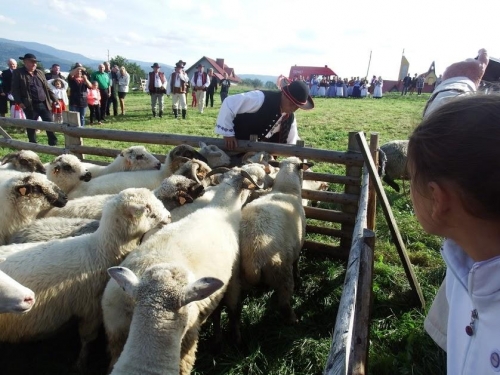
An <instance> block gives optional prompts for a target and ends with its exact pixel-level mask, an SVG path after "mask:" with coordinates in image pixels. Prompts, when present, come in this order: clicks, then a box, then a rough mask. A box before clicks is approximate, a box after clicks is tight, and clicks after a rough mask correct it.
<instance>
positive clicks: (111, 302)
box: [102, 170, 257, 375]
mask: <svg viewBox="0 0 500 375" xmlns="http://www.w3.org/2000/svg"><path fill="white" fill-rule="evenodd" d="M228 174H231V175H228V176H227V177H226V178H225V179H224V180H223V181H222V183H221V184H220V185H219V186H220V187H223V188H220V189H219V190H217V192H216V194H215V196H214V198H213V199H212V201H211V202H210V204H209V205H208V206H206V207H204V208H203V209H199V210H196V211H195V212H193V213H192V214H190V215H189V216H187V217H185V218H184V219H183V220H179V221H178V222H176V223H172V224H170V225H168V226H166V227H164V228H163V229H162V230H160V231H159V232H157V233H156V234H155V235H153V236H152V237H151V238H149V239H148V240H147V241H145V242H143V243H142V244H141V246H139V247H138V248H137V249H136V250H134V251H133V252H132V253H131V254H129V256H128V257H127V258H126V259H125V260H124V261H123V262H122V263H121V266H122V267H127V268H130V269H131V270H133V271H134V272H135V273H136V274H137V275H141V274H142V273H143V272H144V271H145V270H146V269H147V268H148V267H150V266H152V265H154V264H158V263H164V262H168V263H171V264H181V265H182V266H183V269H186V270H189V272H188V273H187V275H186V276H184V277H186V278H188V279H189V280H191V281H194V280H196V279H198V278H200V277H204V276H207V275H210V276H211V277H216V278H218V279H219V280H221V281H222V282H223V283H224V287H222V288H221V289H220V290H218V291H217V292H215V293H214V294H212V295H211V296H210V297H208V298H206V299H204V300H203V301H200V302H195V303H193V304H191V305H190V306H191V308H190V309H189V315H190V316H189V317H188V322H189V323H188V326H187V327H186V332H185V334H184V335H183V337H182V346H181V347H182V349H181V350H182V352H181V364H180V373H181V374H184V375H186V374H189V373H190V372H191V369H192V367H193V364H194V361H195V353H196V348H197V343H198V331H199V327H200V325H201V324H202V323H203V322H204V321H205V320H206V318H207V317H208V316H209V315H210V314H211V313H212V312H213V311H214V309H215V308H216V307H217V305H218V304H219V302H220V300H221V299H222V296H223V294H224V293H225V292H226V289H227V288H226V285H227V284H228V282H229V280H230V279H231V277H232V274H233V269H234V268H235V267H238V261H239V255H238V248H239V245H238V228H239V223H240V219H241V206H242V204H243V202H244V201H245V199H246V197H247V195H248V191H249V189H255V188H257V186H256V184H255V183H254V182H253V181H252V177H251V176H250V175H249V174H248V173H247V172H245V171H239V170H235V171H231V172H228ZM235 286H237V285H235ZM228 292H230V293H234V292H231V291H228ZM102 307H103V318H104V327H105V330H106V335H107V338H108V347H109V352H110V354H111V365H113V364H114V363H115V362H116V360H117V359H118V357H119V355H120V353H121V351H122V349H123V346H124V344H125V341H126V338H127V335H128V331H129V326H130V322H131V318H132V311H133V302H132V301H131V299H130V298H129V297H127V296H126V295H125V294H124V293H123V291H122V290H121V289H120V288H119V287H118V286H117V285H116V283H115V282H109V283H108V285H107V286H106V289H105V291H104V295H103V300H102ZM233 309H234V310H235V309H236V307H235V306H234V307H233ZM167 323H168V324H182V323H177V322H176V321H170V322H165V324H167ZM175 354H176V355H177V353H175Z"/></svg>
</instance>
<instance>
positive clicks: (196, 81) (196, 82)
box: [194, 72, 207, 85]
mask: <svg viewBox="0 0 500 375" xmlns="http://www.w3.org/2000/svg"><path fill="white" fill-rule="evenodd" d="M199 73H200V72H194V84H195V85H197V84H198V74H199ZM205 83H207V73H205V72H203V73H201V84H202V85H204V84H205Z"/></svg>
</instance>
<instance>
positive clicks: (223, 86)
mask: <svg viewBox="0 0 500 375" xmlns="http://www.w3.org/2000/svg"><path fill="white" fill-rule="evenodd" d="M227 77H228V74H227V73H226V72H224V79H223V80H222V81H220V101H221V103H224V99H226V98H227V96H228V95H229V87H231V81H230V80H229V79H228V78H227Z"/></svg>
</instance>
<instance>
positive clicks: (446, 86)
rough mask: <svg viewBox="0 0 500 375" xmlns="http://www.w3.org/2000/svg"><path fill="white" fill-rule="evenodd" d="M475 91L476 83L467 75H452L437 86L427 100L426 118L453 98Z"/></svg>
mask: <svg viewBox="0 0 500 375" xmlns="http://www.w3.org/2000/svg"><path fill="white" fill-rule="evenodd" d="M475 92H476V85H475V84H474V82H472V81H471V80H470V79H469V78H467V77H452V78H448V79H447V80H444V81H442V82H441V83H440V84H439V85H438V86H436V88H435V89H434V92H433V93H432V95H431V97H430V98H429V101H428V102H427V106H426V109H425V113H424V118H426V117H427V116H429V114H431V113H432V112H434V111H435V110H436V109H438V108H439V107H441V106H442V105H443V104H445V103H447V102H449V101H450V100H451V99H453V98H456V97H457V96H459V95H471V94H474V93H475Z"/></svg>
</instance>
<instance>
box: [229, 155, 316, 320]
mask: <svg viewBox="0 0 500 375" xmlns="http://www.w3.org/2000/svg"><path fill="white" fill-rule="evenodd" d="M309 166H310V164H306V163H302V162H301V160H300V159H299V158H297V157H289V158H286V159H284V160H282V161H281V162H280V163H279V167H280V170H279V172H278V174H277V175H276V179H275V181H274V185H273V188H272V191H271V192H270V193H269V194H267V195H265V196H263V197H261V198H259V199H256V200H254V201H252V202H250V203H249V204H247V205H246V206H245V207H244V208H243V210H242V221H241V225H240V254H241V280H242V285H243V286H244V287H245V286H246V287H249V286H255V285H258V284H259V283H264V284H267V285H269V286H271V288H273V289H274V290H275V293H276V294H277V299H278V306H279V309H280V310H281V312H282V314H283V316H284V318H285V320H286V322H287V323H295V322H296V321H297V318H296V315H295V313H294V311H293V309H292V307H291V297H292V293H293V289H294V277H296V276H297V275H298V260H299V253H300V250H301V248H302V245H303V244H304V238H305V229H306V217H305V213H304V208H303V206H302V199H301V189H302V188H301V186H302V171H303V170H306V169H307V168H309ZM233 303H234V302H233Z"/></svg>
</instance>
